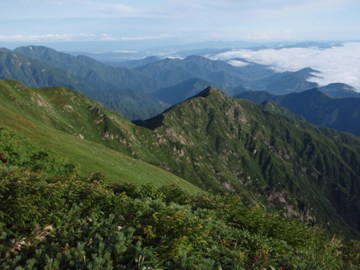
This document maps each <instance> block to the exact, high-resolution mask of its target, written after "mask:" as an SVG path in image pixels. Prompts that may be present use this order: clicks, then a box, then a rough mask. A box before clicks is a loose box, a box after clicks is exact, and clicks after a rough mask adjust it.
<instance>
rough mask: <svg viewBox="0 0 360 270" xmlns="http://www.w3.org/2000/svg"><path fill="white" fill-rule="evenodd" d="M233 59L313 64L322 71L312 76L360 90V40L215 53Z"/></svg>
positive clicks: (292, 67) (282, 65)
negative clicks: (328, 45) (339, 43)
mask: <svg viewBox="0 0 360 270" xmlns="http://www.w3.org/2000/svg"><path fill="white" fill-rule="evenodd" d="M212 58H213V59H218V60H225V61H229V60H232V59H236V58H244V59H245V60H247V61H249V62H254V63H258V64H263V65H269V66H272V67H273V68H274V69H275V70H277V71H279V72H280V71H297V70H300V69H302V68H305V67H311V68H313V69H316V70H318V71H320V72H321V74H317V76H319V77H312V78H310V79H309V80H310V81H313V82H316V83H318V84H319V85H326V84H329V83H334V82H342V83H346V84H349V85H351V86H353V87H355V88H356V89H357V90H359V92H360V43H345V44H344V45H343V46H338V47H332V48H326V49H322V48H318V47H311V48H284V49H278V50H276V49H264V50H257V51H253V50H233V51H227V52H224V53H221V54H218V55H215V56H213V57H212Z"/></svg>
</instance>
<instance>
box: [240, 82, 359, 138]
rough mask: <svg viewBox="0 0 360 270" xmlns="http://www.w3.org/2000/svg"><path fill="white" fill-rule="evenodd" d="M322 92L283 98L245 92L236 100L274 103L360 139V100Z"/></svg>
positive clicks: (313, 90) (312, 121)
mask: <svg viewBox="0 0 360 270" xmlns="http://www.w3.org/2000/svg"><path fill="white" fill-rule="evenodd" d="M329 88H331V87H329ZM331 89H332V88H331ZM320 90H321V88H320V89H316V88H315V89H312V90H308V91H304V92H301V93H292V94H288V95H284V96H275V95H271V94H268V93H266V92H245V93H243V94H240V95H237V96H236V97H237V98H244V99H249V100H252V101H254V102H257V103H262V102H265V101H270V100H271V101H273V102H276V103H277V104H279V105H281V106H284V107H286V108H288V109H289V110H290V111H292V112H294V113H296V114H299V115H301V116H303V117H304V118H305V119H306V120H307V121H309V122H311V123H313V124H316V125H320V126H324V127H329V128H334V129H337V130H341V131H346V132H351V133H353V134H355V135H360V126H359V123H360V98H356V97H354V98H336V99H334V98H330V97H329V96H327V95H325V94H324V93H323V92H321V91H320ZM354 93H355V92H354ZM355 94H356V93H355Z"/></svg>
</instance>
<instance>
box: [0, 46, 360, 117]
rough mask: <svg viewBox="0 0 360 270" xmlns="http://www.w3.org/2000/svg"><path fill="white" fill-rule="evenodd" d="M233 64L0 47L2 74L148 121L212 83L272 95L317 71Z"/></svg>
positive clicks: (341, 93) (336, 91)
mask: <svg viewBox="0 0 360 270" xmlns="http://www.w3.org/2000/svg"><path fill="white" fill-rule="evenodd" d="M238 61H242V62H243V63H244V64H242V65H240V66H237V65H232V64H230V63H227V62H225V61H215V60H210V59H208V58H206V57H202V56H188V57H186V58H184V59H173V58H171V59H170V58H166V59H159V58H157V57H149V58H145V59H140V60H134V61H128V62H124V63H123V64H122V67H121V64H117V65H119V66H114V65H113V64H111V65H110V64H106V63H102V62H99V61H96V60H94V59H91V58H89V57H86V56H72V55H69V54H65V53H61V52H57V51H55V50H53V49H50V48H47V47H40V46H27V47H20V48H17V49H15V50H14V51H10V50H7V49H1V50H0V78H3V79H15V80H18V81H20V82H22V83H24V84H26V85H28V86H31V87H45V86H64V87H68V88H70V89H73V90H76V91H78V92H80V93H83V94H85V95H86V96H87V97H89V98H90V99H93V100H95V101H97V102H99V103H101V104H103V105H105V106H106V107H108V108H110V109H111V110H113V111H115V112H118V113H120V114H121V115H123V116H125V117H126V118H128V119H131V120H134V119H146V118H149V117H152V116H154V115H157V114H159V113H160V112H162V111H163V110H164V109H166V108H167V107H169V106H171V105H174V104H176V103H178V102H181V101H184V100H185V99H187V98H189V97H190V96H192V95H195V94H196V93H198V92H199V91H201V89H203V88H204V87H206V86H209V85H213V86H216V87H218V88H220V89H222V90H223V91H224V92H225V93H226V94H227V95H229V96H236V95H238V94H241V93H242V92H246V91H259V90H261V91H268V92H269V93H272V94H287V93H291V92H301V91H304V90H306V89H309V88H312V87H315V86H316V84H315V83H313V82H309V81H308V78H309V77H311V76H313V75H314V74H316V71H315V70H313V69H310V68H305V69H303V70H300V71H296V72H283V73H276V72H275V71H274V70H272V69H270V68H269V67H268V66H264V65H259V64H254V63H250V62H246V61H245V60H244V59H238ZM327 93H328V94H329V95H332V96H334V97H349V96H350V97H354V96H357V95H358V94H357V93H356V92H355V91H353V89H352V88H351V87H349V86H347V85H344V84H332V85H330V86H327Z"/></svg>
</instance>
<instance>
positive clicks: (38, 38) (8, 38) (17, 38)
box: [0, 33, 97, 42]
mask: <svg viewBox="0 0 360 270" xmlns="http://www.w3.org/2000/svg"><path fill="white" fill-rule="evenodd" d="M95 39H97V38H96V36H95V35H93V34H85V33H81V34H45V35H0V41H1V42H48V41H50V42H51V41H83V40H95Z"/></svg>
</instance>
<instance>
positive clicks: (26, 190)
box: [0, 169, 359, 269]
mask: <svg viewBox="0 0 360 270" xmlns="http://www.w3.org/2000/svg"><path fill="white" fill-rule="evenodd" d="M123 186H124V187H123V188H121V187H120V186H115V185H113V184H111V185H109V184H105V182H104V179H103V176H102V175H101V174H94V175H90V176H88V177H80V176H78V175H76V174H71V175H67V176H65V175H64V176H58V177H49V175H47V174H45V173H42V172H34V171H31V170H27V169H23V170H19V169H14V170H11V171H7V172H3V173H2V175H1V180H0V198H1V201H2V204H1V205H0V228H1V235H0V243H1V244H0V257H1V258H2V259H1V261H0V268H1V269H14V268H16V267H18V268H17V269H35V268H37V269H59V268H61V269H70V268H71V269H74V268H76V269H129V268H130V269H341V268H342V267H344V266H346V267H348V269H356V263H357V262H358V259H359V258H358V253H355V252H354V247H355V246H356V245H357V248H358V244H357V243H356V242H352V243H347V242H344V241H343V240H342V239H340V238H336V237H333V238H328V237H327V236H326V235H325V233H324V232H323V231H321V230H320V229H317V228H310V227H307V226H306V225H304V224H302V223H300V222H298V221H290V220H286V219H284V218H282V217H281V216H280V215H279V214H277V213H272V212H266V211H265V210H264V209H262V208H260V207H258V206H255V205H250V206H247V205H245V204H244V202H243V199H242V198H241V197H239V196H230V195H226V196H216V195H211V194H209V193H205V192H203V193H202V194H198V195H190V194H187V193H186V192H185V191H183V190H181V189H180V188H178V187H176V186H163V187H160V188H154V187H153V186H150V185H146V186H140V187H134V186H131V185H123ZM120 190H122V191H121V192H120V193H119V191H120ZM114 191H115V192H114ZM171 191H175V193H176V194H177V195H178V196H174V194H172V192H171ZM130 194H131V196H130Z"/></svg>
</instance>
